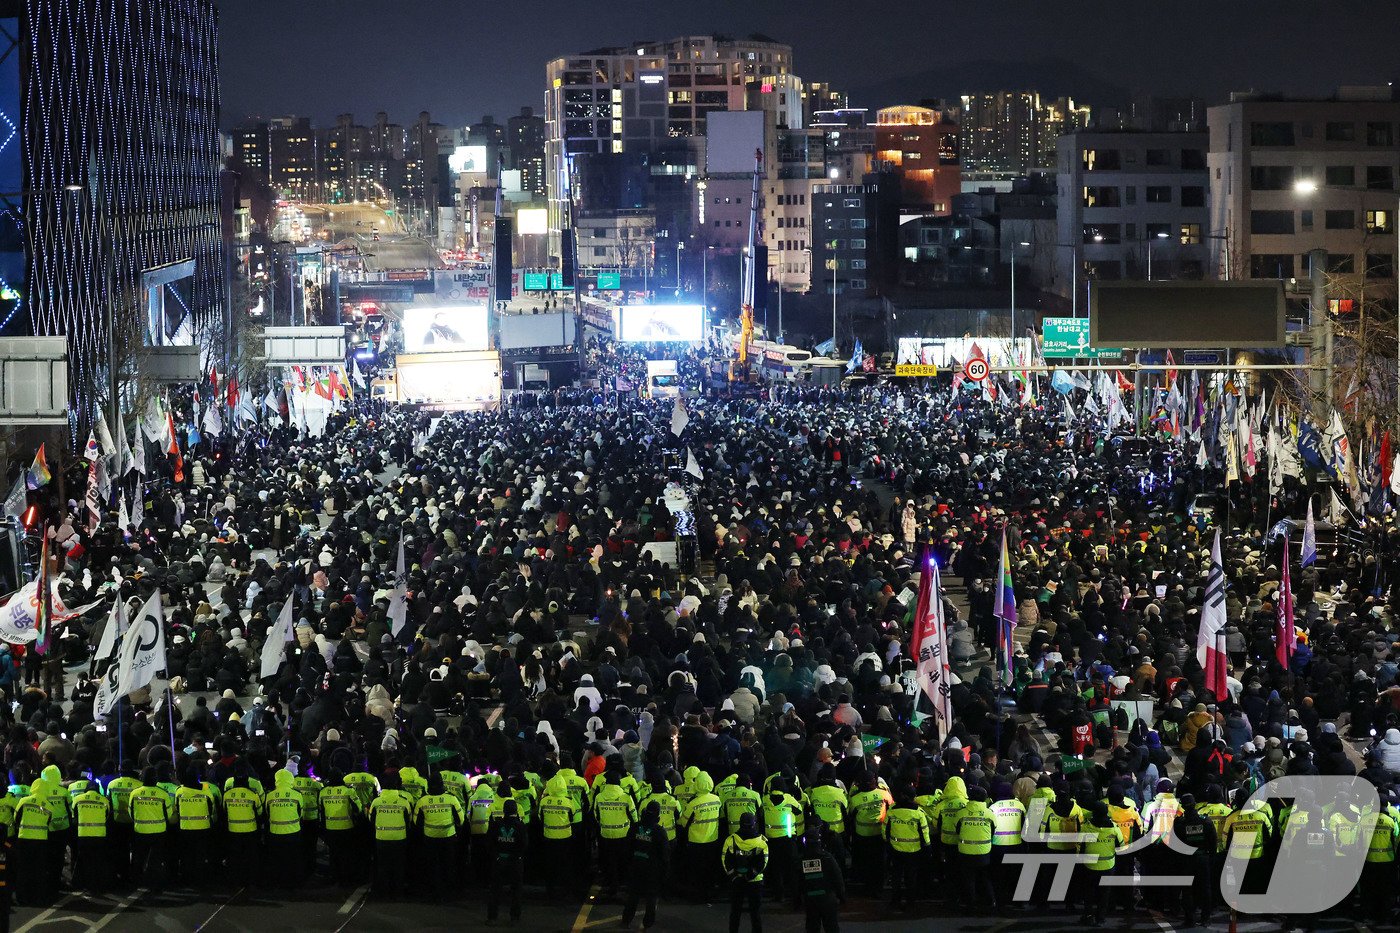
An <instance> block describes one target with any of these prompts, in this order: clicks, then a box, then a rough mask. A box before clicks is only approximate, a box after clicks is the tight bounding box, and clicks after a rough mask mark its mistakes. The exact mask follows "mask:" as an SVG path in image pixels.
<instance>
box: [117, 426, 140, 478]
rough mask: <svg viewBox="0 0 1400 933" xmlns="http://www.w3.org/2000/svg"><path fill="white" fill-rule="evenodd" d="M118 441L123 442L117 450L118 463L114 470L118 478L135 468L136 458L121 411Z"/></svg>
mask: <svg viewBox="0 0 1400 933" xmlns="http://www.w3.org/2000/svg"><path fill="white" fill-rule="evenodd" d="M117 440H119V441H121V446H120V447H118V448H117V462H116V466H115V468H114V469H113V471H112V472H113V474H114V475H115V476H117V477H118V478H120V477H123V476H125V475H126V474H127V472H128V471H130V470H131V468H132V467H133V466H135V458H134V457H133V456H132V454H131V445H130V444H129V443H127V440H126V419H125V418H124V417H123V416H122V413H121V412H120V411H118V412H117Z"/></svg>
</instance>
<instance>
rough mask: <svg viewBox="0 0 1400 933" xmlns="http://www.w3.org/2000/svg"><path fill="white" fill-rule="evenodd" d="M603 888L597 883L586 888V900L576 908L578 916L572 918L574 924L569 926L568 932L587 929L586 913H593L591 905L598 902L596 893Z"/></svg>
mask: <svg viewBox="0 0 1400 933" xmlns="http://www.w3.org/2000/svg"><path fill="white" fill-rule="evenodd" d="M602 890H603V889H602V888H601V887H600V886H598V885H596V884H595V885H593V887H591V888H589V889H588V900H587V901H585V902H584V903H583V906H581V907H580V908H579V909H578V917H577V918H576V919H575V920H574V925H573V926H572V927H571V928H570V933H582V931H584V930H586V929H588V926H589V923H588V915H589V914H591V913H593V907H594V905H595V904H597V903H598V894H599V892H601V891H602Z"/></svg>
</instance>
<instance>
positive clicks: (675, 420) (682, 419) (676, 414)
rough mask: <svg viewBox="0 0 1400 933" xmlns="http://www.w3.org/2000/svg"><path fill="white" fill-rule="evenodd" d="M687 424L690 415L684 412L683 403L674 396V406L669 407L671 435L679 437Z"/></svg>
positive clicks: (678, 397) (679, 398)
mask: <svg viewBox="0 0 1400 933" xmlns="http://www.w3.org/2000/svg"><path fill="white" fill-rule="evenodd" d="M688 424H690V413H689V412H687V411H686V410H685V403H684V402H682V401H681V397H680V396H679V395H678V396H676V404H674V405H672V406H671V433H672V434H674V435H676V436H677V437H680V436H681V434H682V433H684V432H685V426H686V425H688Z"/></svg>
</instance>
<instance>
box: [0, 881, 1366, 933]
mask: <svg viewBox="0 0 1400 933" xmlns="http://www.w3.org/2000/svg"><path fill="white" fill-rule="evenodd" d="M621 914H622V908H621V905H620V904H618V903H616V902H596V903H595V902H591V901H584V902H582V903H580V902H578V901H565V900H558V901H548V900H546V899H545V898H544V895H543V890H542V889H532V888H530V887H527V888H526V892H525V908H524V914H523V917H522V919H521V922H520V924H519V925H518V926H516V927H514V929H519V930H531V931H541V933H545V931H549V933H554V931H570V933H579V931H583V930H615V929H620V926H619V924H620V919H621ZM485 917H486V909H485V902H484V892H483V894H482V895H473V896H470V897H466V896H464V897H461V898H459V899H456V900H453V901H450V902H448V903H444V904H431V903H424V902H422V901H394V902H384V901H379V900H376V899H370V898H368V897H367V890H366V889H365V888H358V889H356V890H353V891H351V890H346V889H342V888H333V887H329V886H311V887H306V888H303V889H301V890H299V891H297V892H296V893H295V894H294V895H293V894H289V893H286V892H274V891H270V890H266V889H246V888H245V889H241V890H238V891H229V890H227V889H210V890H207V891H192V890H189V889H172V890H169V891H166V892H165V893H162V894H159V895H156V894H151V893H149V892H147V891H145V890H144V889H141V890H137V891H129V892H126V893H124V894H121V895H114V896H111V897H101V898H96V897H93V898H89V897H84V896H82V895H76V894H75V895H70V896H68V897H65V898H64V899H62V900H60V901H59V902H58V903H57V904H56V905H55V906H54V907H52V908H49V909H47V910H43V911H37V910H32V909H22V910H17V911H15V913H14V915H13V917H12V920H11V923H12V926H11V929H12V930H14V931H16V933H29V931H33V930H43V931H45V933H78V931H97V930H111V931H124V930H131V931H138V930H139V931H152V930H162V931H167V933H179V931H200V933H234V931H238V933H273V931H281V930H295V931H298V933H316V931H342V930H346V931H348V930H357V931H358V930H364V931H391V930H392V931H402V930H411V931H415V933H426V931H433V930H454V931H457V930H462V929H470V928H473V927H478V926H482V925H484V923H485ZM727 921H728V906H727V901H724V900H723V899H720V900H717V901H716V902H715V904H714V905H713V906H706V905H703V904H693V903H690V902H689V901H684V900H675V901H665V900H663V901H662V903H661V906H660V909H659V911H658V915H657V923H656V926H655V927H654V928H653V929H656V930H660V931H665V933H670V931H676V933H701V931H705V933H708V931H723V930H726V929H727ZM496 925H497V926H502V927H504V926H506V924H505V921H504V919H502V920H499V921H497V924H496ZM763 926H764V929H765V930H766V931H769V933H798V931H802V930H804V929H805V922H804V917H803V916H802V915H801V914H798V913H796V912H793V911H790V910H787V909H786V908H785V907H784V906H782V905H780V904H778V903H776V902H772V901H769V902H767V903H766V904H765V907H764V915H763ZM1080 927H1081V925H1080V924H1079V922H1078V913H1077V912H1074V913H1070V912H1068V911H1063V910H1061V911H1054V910H1051V911H1047V912H1044V913H1038V914H1034V915H1032V914H1029V913H1017V914H1014V915H1010V916H1006V917H994V916H988V915H981V916H979V915H968V914H960V913H953V912H949V911H946V910H941V909H939V908H937V907H935V906H933V905H929V906H927V907H925V908H924V909H919V910H913V911H910V912H907V913H895V912H892V911H891V910H890V909H889V907H888V904H886V903H884V902H880V903H876V902H875V901H871V900H868V899H861V898H853V899H852V901H851V902H850V903H849V904H848V905H847V906H846V908H845V909H844V910H843V911H842V915H841V928H842V929H843V930H855V931H877V930H878V931H891V933H892V931H897V930H910V929H915V928H922V929H934V930H956V931H962V933H1016V931H1026V933H1039V931H1053V930H1076V929H1079V928H1080ZM633 928H634V929H639V928H640V917H638V919H637V920H636V921H634V923H633ZM741 929H743V930H747V929H748V922H747V919H745V920H744V922H743V923H742V925H741ZM1102 929H1113V930H1148V931H1172V930H1177V929H1185V928H1183V927H1179V926H1174V925H1173V924H1172V923H1171V922H1170V921H1169V920H1168V919H1166V918H1163V917H1161V916H1160V915H1157V914H1151V915H1142V914H1139V915H1138V916H1137V917H1136V918H1135V920H1134V921H1133V922H1128V921H1126V920H1113V919H1110V920H1109V921H1108V922H1106V923H1105V924H1104V926H1103V927H1102ZM1192 929H1209V930H1213V931H1219V933H1225V931H1228V930H1229V929H1230V926H1229V918H1228V917H1221V918H1218V919H1217V920H1216V922H1213V923H1212V924H1210V926H1209V927H1207V928H1200V927H1197V928H1192ZM1236 929H1237V930H1238V931H1239V933H1265V931H1275V930H1279V929H1280V927H1279V925H1278V924H1277V923H1276V922H1273V921H1271V920H1256V919H1252V918H1248V917H1241V918H1239V921H1238V923H1237V926H1236ZM1317 929H1322V930H1343V929H1347V930H1360V931H1363V933H1366V931H1367V929H1368V928H1367V927H1365V926H1361V925H1358V924H1356V923H1354V922H1353V921H1350V920H1345V919H1343V918H1335V919H1333V918H1327V919H1324V920H1322V921H1320V922H1319V923H1318V925H1317Z"/></svg>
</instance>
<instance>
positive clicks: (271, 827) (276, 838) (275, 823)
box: [263, 768, 305, 888]
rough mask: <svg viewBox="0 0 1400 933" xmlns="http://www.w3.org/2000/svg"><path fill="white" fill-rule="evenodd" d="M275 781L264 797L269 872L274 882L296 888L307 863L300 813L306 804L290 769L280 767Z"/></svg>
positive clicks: (276, 884)
mask: <svg viewBox="0 0 1400 933" xmlns="http://www.w3.org/2000/svg"><path fill="white" fill-rule="evenodd" d="M273 781H274V783H273V788H272V790H270V791H268V792H267V796H266V797H265V798H264V799H263V807H264V810H265V812H266V813H267V841H266V851H267V860H268V866H267V867H268V876H269V880H270V881H271V883H272V884H273V885H274V886H285V887H293V888H294V887H296V886H298V885H299V884H300V883H301V876H302V868H303V867H304V864H305V859H304V857H303V854H302V841H301V815H302V811H303V810H304V809H305V804H304V803H303V801H302V797H301V791H299V790H297V788H296V776H295V775H293V774H292V772H291V771H289V770H287V769H286V768H279V769H278V770H277V773H276V774H275V775H274V776H273Z"/></svg>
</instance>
